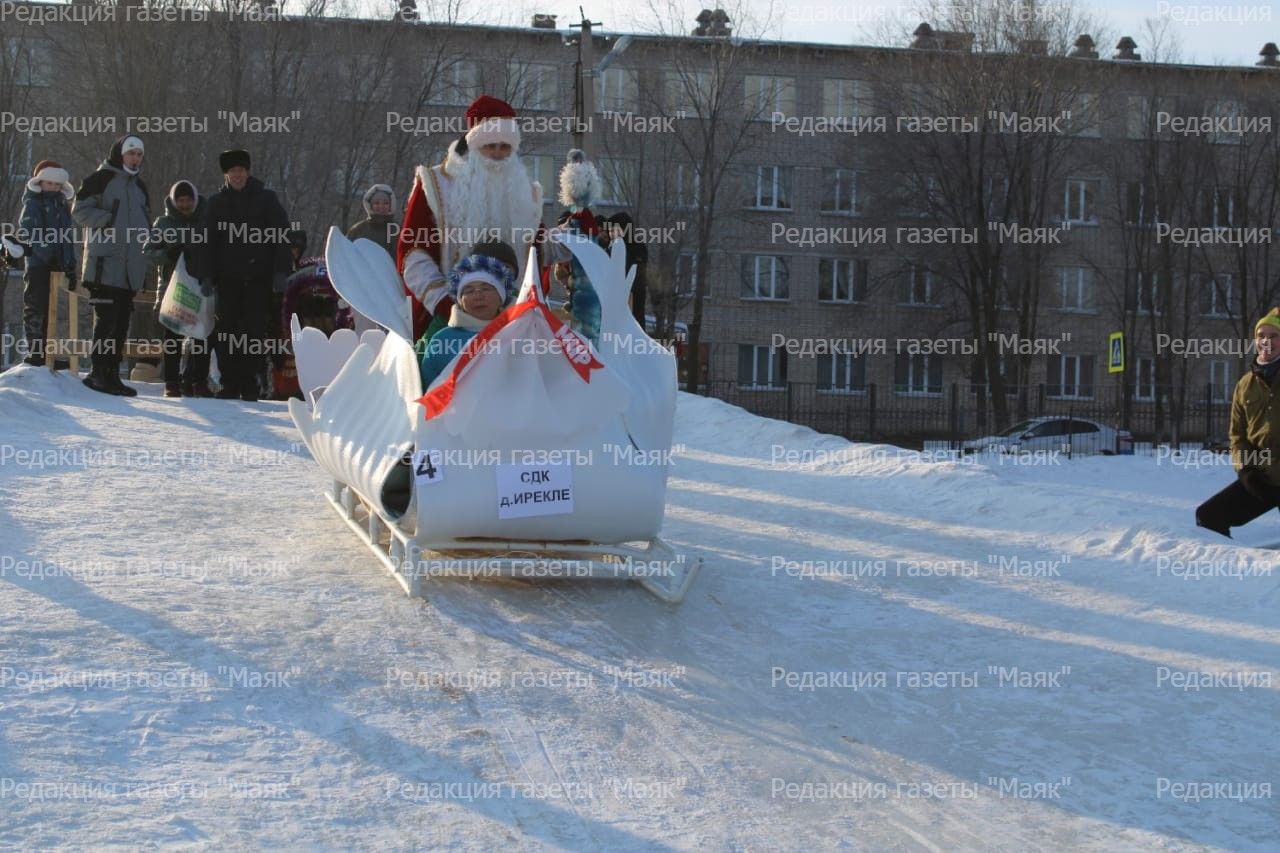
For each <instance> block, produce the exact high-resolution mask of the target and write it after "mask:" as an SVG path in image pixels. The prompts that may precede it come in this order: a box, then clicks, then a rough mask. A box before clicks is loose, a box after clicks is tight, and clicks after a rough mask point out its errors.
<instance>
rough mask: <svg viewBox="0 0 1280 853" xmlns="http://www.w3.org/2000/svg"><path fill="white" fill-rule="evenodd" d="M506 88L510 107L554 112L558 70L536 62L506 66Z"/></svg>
mask: <svg viewBox="0 0 1280 853" xmlns="http://www.w3.org/2000/svg"><path fill="white" fill-rule="evenodd" d="M507 88H508V90H509V91H510V92H512V93H513V94H512V97H511V100H512V106H514V107H516V108H517V109H522V110H554V109H557V108H558V106H559V100H558V96H559V94H560V69H559V67H558V66H555V65H547V64H543V63H537V62H512V63H510V64H508V65H507Z"/></svg>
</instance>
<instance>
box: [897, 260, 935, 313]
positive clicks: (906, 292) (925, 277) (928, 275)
mask: <svg viewBox="0 0 1280 853" xmlns="http://www.w3.org/2000/svg"><path fill="white" fill-rule="evenodd" d="M901 304H903V305H936V304H937V303H936V302H934V292H933V271H932V270H930V269H928V268H927V267H922V266H920V265H919V264H912V265H911V266H910V267H908V268H907V275H906V278H905V279H904V281H903V293H902V303H901Z"/></svg>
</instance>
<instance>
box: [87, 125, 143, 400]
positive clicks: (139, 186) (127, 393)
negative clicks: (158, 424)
mask: <svg viewBox="0 0 1280 853" xmlns="http://www.w3.org/2000/svg"><path fill="white" fill-rule="evenodd" d="M143 155H144V148H143V145H142V140H141V139H139V138H138V137H136V136H123V137H121V138H120V139H117V140H116V141H115V144H113V145H112V146H111V151H110V153H109V154H108V155H107V159H106V160H105V161H103V163H102V165H101V166H100V167H99V168H98V171H96V172H94V173H93V174H92V175H90V176H89V177H87V178H85V179H84V182H83V183H82V184H80V189H79V190H78V191H77V192H76V201H75V206H74V207H72V209H71V216H72V218H73V219H75V221H76V224H77V225H80V226H81V227H83V228H85V229H87V230H86V231H85V245H84V258H83V260H82V264H83V270H82V272H81V275H80V279H81V281H83V282H84V286H85V288H86V289H87V290H88V291H89V297H90V298H89V304H90V305H92V306H93V353H92V361H93V368H92V370H91V371H90V373H89V375H88V376H87V377H85V380H84V384H85V385H87V386H88V387H90V388H92V389H93V390H94V391H101V392H102V393H104V394H116V395H118V396H122V397H135V396H137V394H138V392H137V391H135V390H134V389H133V388H131V387H129V386H128V385H125V384H124V382H122V381H121V380H120V362H121V361H122V360H123V359H124V346H125V340H126V339H127V338H128V335H129V318H130V316H131V315H132V313H133V295H134V294H135V293H137V292H138V291H139V290H142V288H143V287H144V286H145V285H146V275H147V258H146V256H145V255H144V254H143V253H142V245H143V243H144V242H145V241H146V235H147V233H148V232H149V231H150V228H151V203H150V201H149V200H148V197H147V185H146V183H145V182H144V181H143V180H142V175H141V172H142V158H143Z"/></svg>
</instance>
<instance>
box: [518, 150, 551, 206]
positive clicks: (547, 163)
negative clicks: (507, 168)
mask: <svg viewBox="0 0 1280 853" xmlns="http://www.w3.org/2000/svg"><path fill="white" fill-rule="evenodd" d="M520 159H521V160H523V161H524V163H525V168H526V169H527V170H528V172H529V177H530V178H531V179H532V180H535V181H537V182H538V183H539V184H541V185H542V203H543V204H551V203H552V202H554V201H555V200H556V191H557V190H558V188H559V186H560V176H559V173H558V172H557V171H556V169H557V167H558V166H559V165H561V164H560V163H558V162H557V159H556V158H555V157H552V156H551V155H550V154H530V155H521V157H520Z"/></svg>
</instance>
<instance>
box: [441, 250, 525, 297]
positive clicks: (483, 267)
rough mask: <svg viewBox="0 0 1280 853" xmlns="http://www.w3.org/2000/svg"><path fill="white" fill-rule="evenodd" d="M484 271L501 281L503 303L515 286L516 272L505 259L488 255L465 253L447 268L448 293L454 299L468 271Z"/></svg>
mask: <svg viewBox="0 0 1280 853" xmlns="http://www.w3.org/2000/svg"><path fill="white" fill-rule="evenodd" d="M476 272H484V273H488V274H489V275H491V276H493V277H494V278H496V279H497V280H498V281H500V282H502V301H503V303H504V304H505V303H506V301H507V299H508V297H510V296H511V293H512V291H513V288H514V287H515V282H516V274H515V271H514V270H512V269H511V267H510V265H508V264H507V263H506V262H505V261H500V260H498V259H497V258H495V257H492V256H490V255H467V256H466V257H465V258H463V259H462V260H460V261H458V262H457V263H456V264H454V265H453V269H451V270H449V293H450V294H451V295H452V296H453V298H454V299H455V300H456V299H457V298H458V291H459V290H460V289H461V287H462V280H463V279H464V278H466V276H467V275H468V274H469V273H476Z"/></svg>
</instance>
